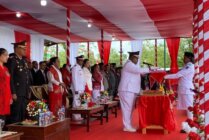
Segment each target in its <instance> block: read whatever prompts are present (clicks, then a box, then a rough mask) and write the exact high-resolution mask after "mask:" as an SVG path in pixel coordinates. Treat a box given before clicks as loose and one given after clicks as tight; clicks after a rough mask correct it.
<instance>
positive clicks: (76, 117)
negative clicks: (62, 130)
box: [72, 91, 83, 121]
mask: <svg viewBox="0 0 209 140" xmlns="http://www.w3.org/2000/svg"><path fill="white" fill-rule="evenodd" d="M80 93H83V92H79V93H78V94H75V92H74V91H73V108H76V107H80V106H81V101H80ZM72 117H73V118H72V119H73V120H75V121H76V120H80V119H81V115H80V114H73V116H72Z"/></svg>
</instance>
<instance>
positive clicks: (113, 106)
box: [100, 101, 118, 122]
mask: <svg viewBox="0 0 209 140" xmlns="http://www.w3.org/2000/svg"><path fill="white" fill-rule="evenodd" d="M100 105H103V106H104V111H105V113H106V114H105V116H104V118H106V122H108V121H109V110H112V109H114V112H113V113H114V114H115V118H117V116H118V112H117V108H118V101H109V102H106V103H101V104H100Z"/></svg>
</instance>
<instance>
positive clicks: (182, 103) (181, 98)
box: [177, 94, 194, 120]
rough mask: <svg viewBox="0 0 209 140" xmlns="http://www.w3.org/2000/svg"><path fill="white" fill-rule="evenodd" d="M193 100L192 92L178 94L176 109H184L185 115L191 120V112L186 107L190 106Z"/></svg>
mask: <svg viewBox="0 0 209 140" xmlns="http://www.w3.org/2000/svg"><path fill="white" fill-rule="evenodd" d="M193 102H194V95H193V94H178V103H177V109H179V110H186V111H187V117H188V118H189V119H192V120H193V113H192V112H190V111H189V110H188V107H190V106H191V107H192V106H193Z"/></svg>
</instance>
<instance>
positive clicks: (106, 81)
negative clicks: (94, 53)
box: [99, 64, 109, 91]
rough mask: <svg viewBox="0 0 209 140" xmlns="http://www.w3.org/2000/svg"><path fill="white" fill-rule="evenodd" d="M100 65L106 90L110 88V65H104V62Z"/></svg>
mask: <svg viewBox="0 0 209 140" xmlns="http://www.w3.org/2000/svg"><path fill="white" fill-rule="evenodd" d="M99 66H100V71H101V74H102V79H103V85H104V91H108V90H109V75H108V71H107V67H108V65H105V66H104V64H100V65H99Z"/></svg>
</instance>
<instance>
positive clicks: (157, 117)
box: [138, 95, 176, 131]
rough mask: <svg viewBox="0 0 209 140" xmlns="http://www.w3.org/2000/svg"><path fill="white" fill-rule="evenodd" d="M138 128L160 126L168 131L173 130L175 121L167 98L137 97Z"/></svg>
mask: <svg viewBox="0 0 209 140" xmlns="http://www.w3.org/2000/svg"><path fill="white" fill-rule="evenodd" d="M138 112H139V127H140V128H141V129H143V128H145V127H147V126H149V125H160V126H163V127H164V129H167V130H168V131H172V130H175V126H176V121H175V118H174V113H173V109H172V108H171V103H170V99H169V97H168V96H145V95H143V96H140V97H139V107H138Z"/></svg>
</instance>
